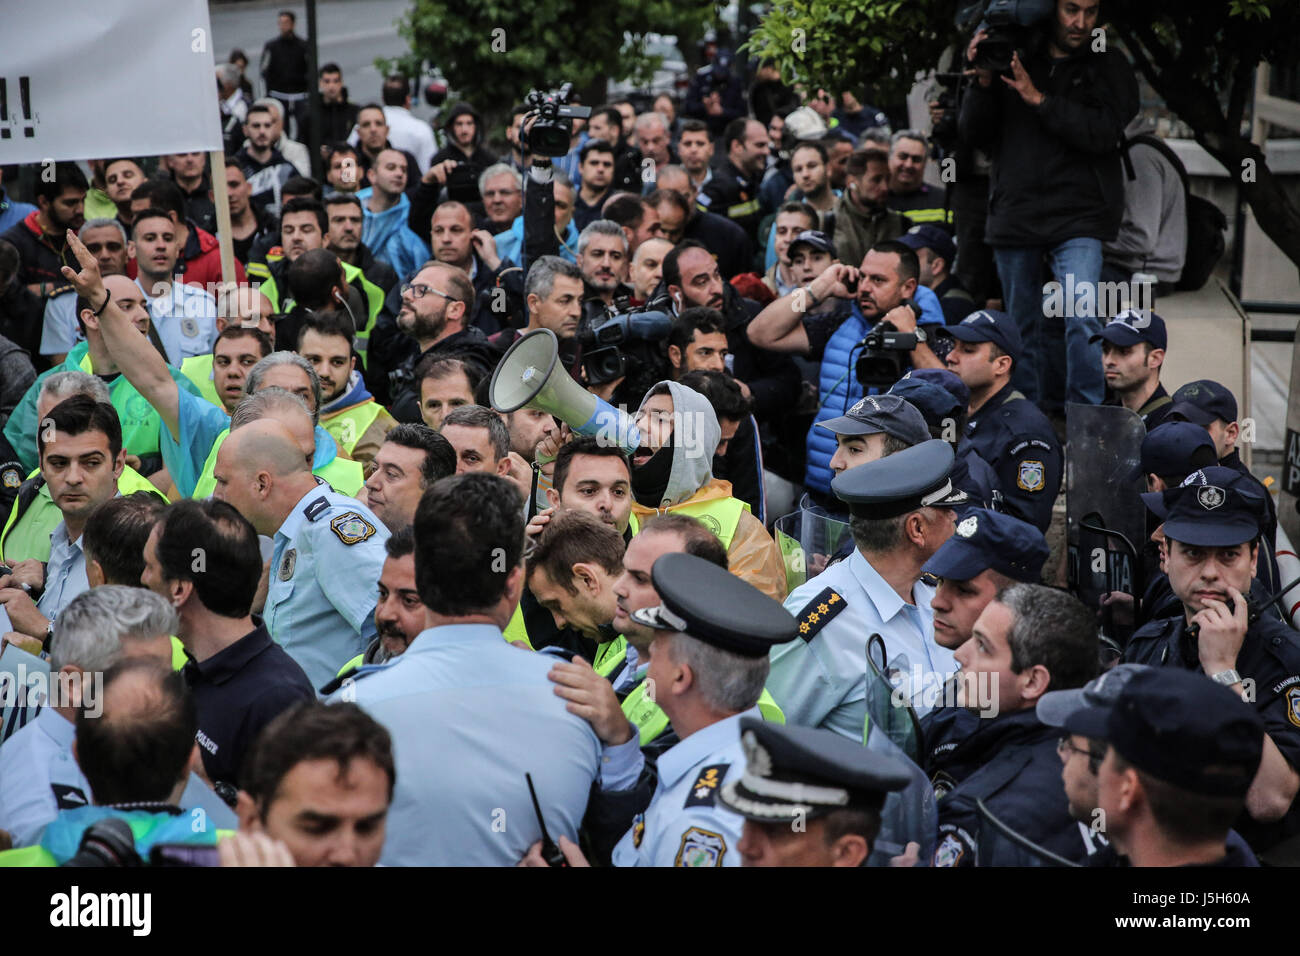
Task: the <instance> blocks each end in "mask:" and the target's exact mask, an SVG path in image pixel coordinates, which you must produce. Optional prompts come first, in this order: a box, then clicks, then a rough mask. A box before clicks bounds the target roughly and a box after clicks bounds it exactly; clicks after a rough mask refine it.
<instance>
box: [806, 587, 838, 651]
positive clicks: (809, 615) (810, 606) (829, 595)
mask: <svg viewBox="0 0 1300 956" xmlns="http://www.w3.org/2000/svg"><path fill="white" fill-rule="evenodd" d="M847 606H848V605H847V604H845V603H844V598H842V597H841V596H840V595H839V593H838V592H837V591H836V590H835V589H834V588H824V589H823V590H822V592H821V593H820V594H818V595H817V596H816V597H815V598H813V599H812V600H811V601H809V602H808V603H807V604H805V605H804V607H803V610H802V611H800V612H799V636H800V637H801V638H803V639H804V641H805V642H807V641H811V640H812V639H813V638H814V637H816V636H817V632H818V631H820V630H821V629H822V628H823V627H825V626H826V625H827V624H829V623H830V622H831V621H833V620H835V617H836V615H838V614H839V613H840V612H841V611H843V610H844V609H845V608H846V607H847Z"/></svg>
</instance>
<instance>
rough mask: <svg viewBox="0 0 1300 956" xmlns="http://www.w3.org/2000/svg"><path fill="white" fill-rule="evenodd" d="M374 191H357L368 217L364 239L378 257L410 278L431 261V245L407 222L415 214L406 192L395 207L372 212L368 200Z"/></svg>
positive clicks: (362, 228)
mask: <svg viewBox="0 0 1300 956" xmlns="http://www.w3.org/2000/svg"><path fill="white" fill-rule="evenodd" d="M372 192H373V190H372V189H363V190H361V191H360V192H359V193H357V198H358V199H360V200H361V212H362V215H363V216H364V217H365V222H364V224H363V225H362V227H361V241H362V242H363V243H365V245H366V247H367V248H368V249H369V250H370V251H371V252H372V253H373V254H374V256H375V258H376V259H383V260H384V261H385V262H387V263H388V264H389V265H390V266H392V267H393V271H394V272H396V273H397V277H398V278H399V279H403V280H404V279H409V278H410V277H411V276H412V275H413V274H414V273H415V270H416V269H418V268H420V266H422V265H424V264H425V263H426V262H428V261H429V247H428V246H426V245H425V244H424V243H423V242H422V241H421V240H420V237H419V236H417V235H416V234H415V233H413V232H412V231H411V230H410V227H408V226H407V225H406V221H407V218H408V217H409V216H410V214H411V200H410V199H409V198H407V196H406V194H405V193H403V194H402V195H401V196H400V197H399V198H398V200H397V205H395V206H393V207H392V208H391V209H386V210H384V211H383V212H371V211H370V209H369V207H368V206H367V205H366V200H368V199H369V198H370V196H371V193H372Z"/></svg>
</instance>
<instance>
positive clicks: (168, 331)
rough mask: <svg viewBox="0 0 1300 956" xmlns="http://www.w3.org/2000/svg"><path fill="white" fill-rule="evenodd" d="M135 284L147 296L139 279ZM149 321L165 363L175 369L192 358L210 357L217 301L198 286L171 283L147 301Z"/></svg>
mask: <svg viewBox="0 0 1300 956" xmlns="http://www.w3.org/2000/svg"><path fill="white" fill-rule="evenodd" d="M136 285H138V286H140V291H141V292H144V293H145V295H146V296H148V290H147V289H145V287H144V286H143V285H140V280H139V279H137V280H136ZM149 318H150V320H151V321H152V322H153V327H154V328H155V329H156V330H157V332H158V338H159V339H160V340H161V341H162V344H163V348H164V349H166V351H167V363H168V364H169V365H175V366H176V367H177V368H180V365H181V363H182V362H184V361H185V359H187V358H189V357H190V356H192V355H207V354H209V353H210V352H211V351H212V343H213V342H215V341H216V340H217V302H216V300H215V299H214V298H212V295H211V294H210V293H208V292H207V291H205V290H204V289H200V288H199V287H198V286H194V285H186V284H185V283H183V282H176V281H173V282H172V287H171V289H170V291H168V292H167V293H166V294H165V295H160V296H158V297H157V298H154V299H149Z"/></svg>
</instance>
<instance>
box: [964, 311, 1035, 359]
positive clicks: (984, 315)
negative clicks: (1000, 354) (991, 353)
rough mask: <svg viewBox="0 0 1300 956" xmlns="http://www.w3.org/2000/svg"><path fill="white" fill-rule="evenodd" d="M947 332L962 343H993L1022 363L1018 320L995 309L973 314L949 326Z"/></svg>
mask: <svg viewBox="0 0 1300 956" xmlns="http://www.w3.org/2000/svg"><path fill="white" fill-rule="evenodd" d="M947 331H948V334H950V335H951V336H952V337H953V338H954V339H958V340H960V341H962V342H992V343H993V344H994V345H996V346H997V347H998V348H1000V349H1001V350H1002V351H1004V352H1006V353H1007V354H1008V355H1010V356H1011V360H1012V361H1013V362H1019V361H1020V353H1021V352H1022V351H1023V349H1024V346H1023V345H1022V344H1021V341H1020V328H1019V327H1018V326H1017V325H1016V320H1015V319H1013V318H1012V317H1011V316H1009V315H1007V314H1006V313H1005V312H998V311H996V310H995V309H980V310H979V311H978V312H972V313H971V314H970V315H968V316H966V318H964V319H962V320H961V321H960V322H958V323H957V324H956V325H950V326H948V327H947Z"/></svg>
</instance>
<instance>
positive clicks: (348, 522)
mask: <svg viewBox="0 0 1300 956" xmlns="http://www.w3.org/2000/svg"><path fill="white" fill-rule="evenodd" d="M330 530H331V531H333V532H334V536H335V537H336V538H338V539H339V540H340V541H342V542H343V543H344V544H346V545H353V544H360V543H361V542H362V541H365V540H366V539H367V538H369V537H370V536H371V535H373V534H374V533H375V526H374V525H372V524H371V523H370V522H369V521H367V520H366V519H365V518H363V517H361V515H360V514H358V513H357V512H355V511H346V512H344V513H343V514H341V515H339V516H338V517H337V518H335V519H333V520H332V521H330Z"/></svg>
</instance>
